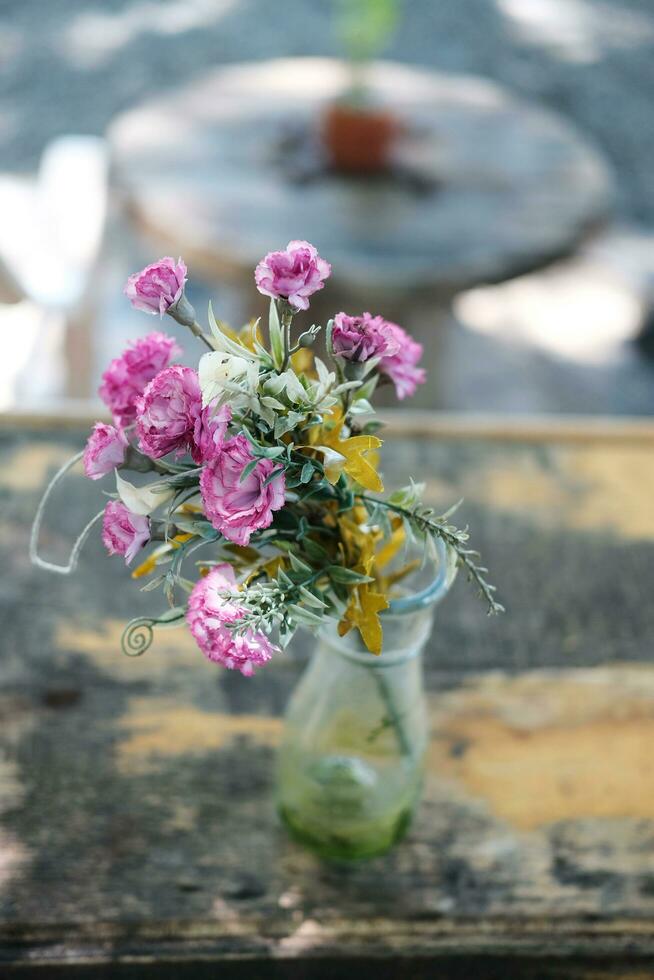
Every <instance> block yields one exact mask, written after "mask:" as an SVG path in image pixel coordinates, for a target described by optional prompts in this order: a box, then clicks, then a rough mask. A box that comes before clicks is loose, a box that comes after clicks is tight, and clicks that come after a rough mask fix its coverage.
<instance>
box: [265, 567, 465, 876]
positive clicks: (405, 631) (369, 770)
mask: <svg viewBox="0 0 654 980" xmlns="http://www.w3.org/2000/svg"><path fill="white" fill-rule="evenodd" d="M451 579H452V574H451V569H450V570H449V574H448V569H447V568H446V567H445V563H443V564H442V567H441V572H440V574H439V575H438V576H437V578H436V579H435V580H434V581H433V582H431V583H430V584H429V585H428V586H427V588H425V589H423V590H422V591H421V592H416V593H414V594H412V595H408V596H405V597H403V598H401V599H398V600H394V601H393V602H392V603H391V608H390V609H389V610H388V612H386V613H384V614H383V619H382V622H383V628H384V650H383V653H382V654H381V656H379V657H376V656H373V655H372V654H371V653H368V652H367V651H365V648H363V647H362V646H361V644H360V642H358V640H357V638H358V633H355V632H354V631H353V632H352V633H350V634H349V635H348V636H346V637H339V636H338V635H337V633H336V630H335V628H333V627H330V628H328V629H324V630H323V631H322V632H321V634H320V636H319V638H318V641H317V650H316V652H315V653H314V654H312V659H311V661H310V663H309V666H308V667H307V670H306V672H305V674H304V675H303V676H302V678H301V680H300V683H299V684H298V686H297V688H296V690H295V691H294V693H293V695H292V697H291V700H290V703H289V706H288V709H287V712H286V719H285V728H284V734H283V738H282V744H281V746H280V750H279V755H278V764H277V807H278V810H279V813H280V816H281V819H282V821H283V823H284V824H285V825H286V827H287V828H288V830H289V832H290V834H291V836H293V837H294V838H295V839H296V840H298V841H300V842H301V843H303V844H304V845H305V846H307V847H309V848H310V849H311V850H313V851H315V852H316V853H318V854H319V855H321V856H322V857H325V858H330V859H335V860H354V859H358V858H370V857H374V856H375V855H378V854H383V853H384V852H385V851H387V850H388V849H389V848H390V847H392V846H393V844H395V843H396V842H397V841H398V840H399V839H400V838H401V837H402V836H403V834H404V832H405V831H406V829H407V827H408V825H409V823H410V820H411V817H412V814H413V811H414V809H415V807H416V804H417V802H418V800H419V797H420V792H421V788H422V778H423V768H424V760H425V752H426V748H427V742H428V725H427V708H426V701H425V695H424V688H423V677H422V657H421V653H422V649H423V647H424V645H425V642H426V641H427V639H428V637H429V635H430V633H431V625H432V615H433V607H434V605H435V603H436V602H437V601H438V600H439V599H441V598H442V597H443V595H444V594H445V592H446V591H447V589H448V588H449V585H450V583H451Z"/></svg>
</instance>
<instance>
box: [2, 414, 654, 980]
mask: <svg viewBox="0 0 654 980" xmlns="http://www.w3.org/2000/svg"><path fill="white" fill-rule="evenodd" d="M84 430H85V426H82V425H80V424H79V423H77V422H75V420H71V419H69V420H68V423H67V426H66V427H63V426H61V425H57V424H55V422H50V423H48V424H44V423H42V422H41V423H39V422H38V420H32V421H31V422H30V421H29V420H25V419H23V420H22V422H20V423H19V422H17V421H16V420H8V419H6V418H5V419H4V420H3V423H2V426H1V427H0V459H1V462H2V465H1V466H0V494H1V497H0V501H1V506H0V549H1V552H2V568H3V575H2V577H1V580H0V609H1V612H2V620H3V621H2V634H1V635H2V651H1V655H0V678H1V693H0V719H1V724H0V977H2V980H11V978H28V977H46V976H52V977H66V980H69V978H78V977H90V978H97V977H107V978H109V977H111V978H124V977H130V978H139V980H140V978H149V977H169V978H175V980H185V978H193V980H198V978H200V980H201V978H204V977H207V978H208V977H218V976H219V977H220V978H221V980H230V978H247V980H258V978H269V977H275V978H284V980H287V978H290V980H295V978H311V980H316V978H317V980H322V978H334V977H340V976H343V977H354V976H359V975H361V971H362V970H363V971H365V970H368V971H369V972H370V973H371V974H373V973H374V976H375V977H378V978H382V980H385V978H394V980H395V978H398V980H399V978H401V980H408V978H412V980H415V978H417V980H427V978H429V980H459V978H461V980H462V978H466V980H470V978H496V980H511V978H514V977H521V978H531V980H536V978H558V980H581V978H584V980H591V978H592V980H599V978H606V977H620V978H631V980H636V978H638V980H643V978H645V977H652V976H654V761H653V760H654V754H653V752H652V745H653V744H654V666H653V665H652V662H651V654H652V636H654V605H653V603H652V598H651V590H652V570H653V568H654V509H653V508H652V499H651V487H652V485H653V483H654V451H653V450H654V427H652V426H651V425H648V424H647V423H642V424H633V425H631V424H628V423H619V424H617V423H616V424H613V425H611V426H603V425H602V423H600V422H596V423H595V424H594V425H593V426H592V427H583V426H582V427H580V426H579V425H577V424H571V423H569V424H566V423H560V424H559V425H558V426H557V427H556V428H552V429H548V428H547V427H543V426H542V425H540V424H539V425H535V426H529V425H523V426H521V427H517V428H516V427H515V426H514V427H513V428H512V429H507V428H503V429H501V430H497V429H493V428H492V426H490V424H489V423H488V422H486V423H485V425H484V426H476V425H475V424H474V423H469V422H468V423H464V422H460V421H459V422H457V421H456V420H451V419H438V418H437V419H436V420H435V421H434V422H433V423H431V424H428V423H427V422H426V420H425V419H424V418H423V417H412V416H404V417H403V418H402V419H399V420H398V419H396V420H395V421H394V422H393V424H392V426H391V427H390V429H389V431H388V441H387V445H386V447H385V452H386V457H385V459H386V462H385V473H386V477H387V483H388V484H389V485H393V484H395V483H399V482H400V481H405V480H406V478H407V477H408V475H409V474H410V473H413V474H414V475H415V476H418V477H426V478H427V483H428V493H429V497H430V498H431V499H432V500H433V501H434V502H435V503H441V502H444V501H448V502H449V501H451V500H452V499H454V498H456V497H458V496H460V495H461V494H464V495H465V497H466V503H465V507H464V511H463V514H464V518H465V519H466V520H468V521H469V522H470V524H471V526H472V528H473V530H474V536H475V541H476V542H477V543H478V544H479V546H480V547H481V548H482V551H483V553H484V556H485V557H486V558H487V560H488V563H489V565H490V567H491V568H492V571H493V579H494V580H495V581H496V582H497V584H498V585H499V587H500V590H501V593H502V596H503V598H504V599H505V601H506V605H507V606H508V610H509V611H508V614H507V615H506V616H505V617H504V618H502V619H498V620H495V621H492V620H487V619H486V618H485V616H484V612H483V609H482V607H481V605H480V604H478V603H477V602H476V600H475V599H474V597H473V596H472V594H471V593H470V590H469V589H468V588H467V587H466V586H465V585H464V583H463V582H459V583H457V585H456V586H455V588H454V590H453V593H452V595H451V596H450V597H448V600H447V601H446V603H445V604H444V605H443V607H442V608H441V609H440V610H439V613H438V616H437V620H436V625H435V630H434V633H433V636H432V639H431V641H430V643H429V648H428V650H427V653H426V658H425V659H426V677H427V687H428V692H429V699H430V704H431V718H432V742H431V750H430V755H429V771H428V778H427V786H426V794H425V800H424V802H423V804H422V806H421V808H420V810H419V812H418V815H417V819H416V821H415V823H414V825H413V827H412V829H411V830H410V832H409V836H408V838H407V840H406V841H405V842H404V843H403V844H402V845H401V846H399V847H398V848H397V849H396V850H395V851H394V852H393V853H392V854H390V855H389V856H387V857H386V858H383V859H379V860H376V861H374V862H372V863H369V864H362V865H360V866H357V867H353V868H349V869H340V868H336V867H328V866H325V865H322V864H321V863H320V862H319V861H318V860H317V859H315V858H313V857H312V856H311V855H309V854H307V853H305V852H304V851H302V850H301V849H300V848H299V847H297V846H296V845H295V844H293V843H291V842H290V841H289V840H288V839H287V838H286V836H285V835H284V833H283V832H282V830H281V828H280V827H279V825H278V823H277V820H276V817H275V814H274V811H273V806H272V802H271V780H272V775H271V774H272V766H273V757H274V751H275V745H276V743H277V740H278V738H279V733H280V715H281V713H282V711H283V708H284V704H285V702H286V699H287V697H288V694H289V691H290V690H291V688H292V686H293V684H294V683H295V681H296V678H297V676H298V673H299V671H300V670H301V668H302V665H303V662H304V660H305V658H306V655H307V653H306V650H302V649H300V650H298V651H296V653H295V654H288V655H285V656H279V657H277V658H276V659H275V660H274V661H273V662H272V663H271V664H270V665H269V666H268V667H267V668H266V669H265V670H262V671H260V672H259V673H258V674H257V676H256V677H254V678H253V679H251V680H246V679H244V678H242V677H241V676H240V675H238V674H235V673H232V672H228V671H224V670H219V669H217V668H216V667H215V666H212V665H211V664H209V663H208V662H207V661H205V660H204V659H203V658H202V657H201V655H200V654H199V653H198V651H197V650H196V649H195V647H194V644H193V642H192V641H191V640H190V639H189V637H188V636H187V635H186V634H185V633H184V632H183V631H170V632H167V633H162V634H161V635H160V637H159V639H158V641H157V644H156V646H155V647H154V648H153V649H152V650H151V651H149V653H148V654H147V655H146V656H144V657H143V658H142V659H136V660H130V659H127V658H125V657H124V656H123V655H122V654H121V653H120V652H119V636H120V632H121V627H122V623H123V621H124V620H125V619H126V618H128V617H129V616H131V615H135V614H136V613H137V612H138V611H139V610H145V609H148V608H152V605H153V603H154V605H157V599H156V598H153V597H152V595H148V594H142V593H139V592H138V590H137V589H136V588H135V585H134V583H132V582H130V581H129V579H128V577H127V576H126V574H125V570H124V567H123V566H122V563H121V562H120V561H119V560H118V559H113V560H109V559H107V558H105V557H103V554H102V547H101V544H100V542H99V541H98V536H96V537H95V539H94V540H93V541H91V542H89V544H88V546H87V548H86V550H85V552H84V556H83V559H82V562H81V566H80V568H79V571H78V573H77V575H76V576H75V577H74V578H72V579H61V578H57V577H53V576H48V575H47V574H46V573H44V572H40V571H37V570H34V569H32V568H31V567H30V566H29V564H28V560H27V535H28V526H29V523H30V520H31V517H32V514H33V511H34V509H35V506H36V502H37V498H38V496H39V493H40V490H41V487H42V485H43V483H44V481H45V479H46V478H47V476H48V474H49V473H51V471H52V470H53V468H54V467H56V466H57V465H58V464H59V463H60V462H61V460H63V459H64V458H65V457H66V456H67V455H68V454H70V453H71V452H72V451H73V450H74V449H76V448H77V447H78V446H79V445H80V444H81V442H82V440H83V438H84ZM97 502H98V486H97V484H91V483H90V482H88V481H86V480H84V479H83V477H81V476H74V477H71V479H70V482H69V484H68V486H67V488H66V490H65V492H62V493H61V494H60V495H59V497H58V500H57V502H56V503H55V504H54V507H53V511H52V513H51V515H50V518H49V521H48V526H49V531H48V534H47V541H46V546H47V549H48V551H49V553H50V554H55V553H59V554H61V553H63V551H64V550H65V548H66V547H67V543H68V542H69V541H70V539H71V538H72V536H73V534H74V533H75V530H76V529H77V528H78V527H80V526H81V524H82V523H83V521H84V519H85V517H86V515H87V514H90V513H92V512H93V511H94V510H95V508H96V507H97Z"/></svg>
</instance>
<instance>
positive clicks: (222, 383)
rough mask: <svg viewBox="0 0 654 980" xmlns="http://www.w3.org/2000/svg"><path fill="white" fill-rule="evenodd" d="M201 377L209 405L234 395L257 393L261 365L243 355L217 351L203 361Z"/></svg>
mask: <svg viewBox="0 0 654 980" xmlns="http://www.w3.org/2000/svg"><path fill="white" fill-rule="evenodd" d="M198 377H199V379H200V389H201V391H202V404H203V405H205V406H206V405H209V404H210V403H211V402H213V401H214V400H216V399H217V400H218V401H225V400H226V399H227V398H228V397H230V396H232V395H239V394H245V395H252V394H254V392H255V391H256V389H257V385H258V382H259V365H258V364H257V362H256V361H252V360H250V359H246V358H245V357H241V355H240V354H230V353H227V352H225V351H214V352H213V353H211V354H203V356H202V357H201V358H200V363H199V365H198Z"/></svg>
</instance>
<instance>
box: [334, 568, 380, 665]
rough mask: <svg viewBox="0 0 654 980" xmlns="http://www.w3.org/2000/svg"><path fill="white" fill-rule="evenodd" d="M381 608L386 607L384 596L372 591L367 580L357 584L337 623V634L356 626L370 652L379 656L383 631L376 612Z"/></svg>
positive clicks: (346, 631)
mask: <svg viewBox="0 0 654 980" xmlns="http://www.w3.org/2000/svg"><path fill="white" fill-rule="evenodd" d="M383 609H388V601H387V599H386V597H385V596H383V595H382V594H381V593H380V592H372V591H371V585H370V583H369V582H364V583H363V584H362V585H359V586H357V587H356V589H354V590H353V595H352V598H351V599H350V602H349V604H348V607H347V609H346V610H345V615H344V616H343V619H342V620H341V621H340V623H339V624H338V633H339V636H345V634H346V633H349V631H350V630H351V629H352V627H353V626H356V628H357V629H358V630H359V632H360V633H361V639H362V640H363V642H364V643H365V645H366V647H367V649H368V650H369V651H370V653H374V654H375V655H376V656H379V654H380V653H381V651H382V640H383V631H382V625H381V622H380V620H379V615H378V613H380V612H381V611H382V610H383Z"/></svg>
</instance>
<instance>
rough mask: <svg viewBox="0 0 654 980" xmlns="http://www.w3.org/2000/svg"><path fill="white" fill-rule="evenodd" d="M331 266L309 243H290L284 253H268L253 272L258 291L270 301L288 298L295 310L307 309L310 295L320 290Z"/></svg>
mask: <svg viewBox="0 0 654 980" xmlns="http://www.w3.org/2000/svg"><path fill="white" fill-rule="evenodd" d="M331 271H332V267H331V266H330V264H329V262H325V260H324V259H321V258H320V256H319V255H318V252H317V251H316V249H315V248H314V247H313V245H309V243H308V242H300V241H293V242H289V243H288V245H287V246H286V249H285V251H283V252H268V254H267V255H266V257H265V258H264V259H262V260H261V262H259V264H258V266H257V267H256V269H255V271H254V280H255V282H256V284H257V289H258V290H259V292H260V293H263V295H264V296H271V297H272V298H273V299H287V300H288V302H289V303H290V304H291V306H293V307H295V309H297V310H308V309H309V296H312V295H313V293H315V292H317V291H318V290H319V289H322V288H323V285H324V282H323V280H325V279H327V278H328V277H329V276H330V275H331Z"/></svg>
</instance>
